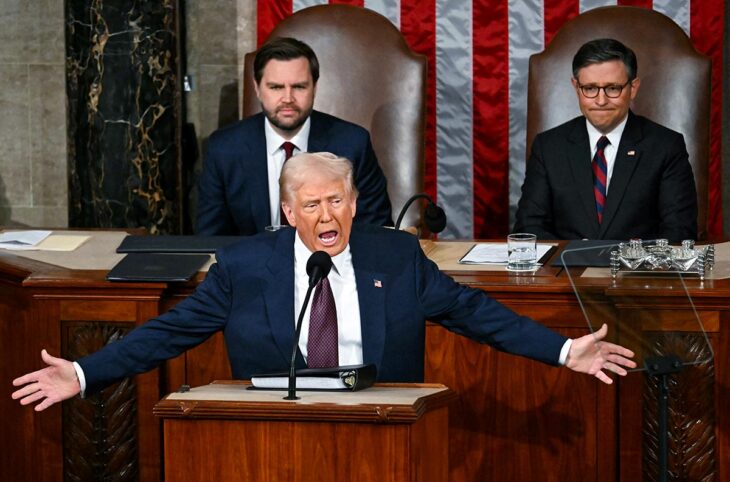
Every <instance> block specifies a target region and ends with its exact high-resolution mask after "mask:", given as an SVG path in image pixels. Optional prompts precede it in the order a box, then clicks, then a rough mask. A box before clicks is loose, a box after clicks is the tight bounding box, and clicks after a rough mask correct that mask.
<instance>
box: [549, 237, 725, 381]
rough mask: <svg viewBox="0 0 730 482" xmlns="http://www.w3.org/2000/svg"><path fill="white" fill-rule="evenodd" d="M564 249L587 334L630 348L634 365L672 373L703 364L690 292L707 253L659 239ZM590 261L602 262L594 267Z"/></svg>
mask: <svg viewBox="0 0 730 482" xmlns="http://www.w3.org/2000/svg"><path fill="white" fill-rule="evenodd" d="M576 244H577V243H571V245H570V246H569V248H572V249H565V250H564V251H563V252H562V253H561V263H562V265H563V268H564V269H565V273H566V274H567V276H568V278H569V280H570V283H571V285H572V287H573V289H574V291H575V294H576V297H577V298H578V302H579V303H580V307H581V309H582V310H583V314H584V316H585V318H586V321H587V322H588V326H589V328H590V329H591V331H592V332H595V331H596V330H598V329H600V328H601V325H602V324H603V323H607V324H608V327H609V335H608V340H609V341H613V342H615V343H619V344H621V345H623V346H625V347H627V348H629V349H631V350H633V351H634V352H635V353H636V358H635V360H636V362H637V364H638V366H637V368H636V370H647V369H650V371H653V372H655V373H656V372H661V371H666V370H673V371H678V370H679V369H681V367H682V366H683V365H694V364H703V363H708V362H709V361H710V360H712V357H713V354H712V347H711V345H710V342H709V339H708V337H707V334H706V333H705V329H704V326H703V324H702V321H701V320H700V317H699V316H698V313H697V310H696V309H695V306H694V304H693V302H692V298H691V296H690V292H691V290H692V289H693V288H698V287H701V285H702V283H703V279H704V273H705V271H704V269H705V266H704V265H703V266H700V267H698V265H697V263H698V262H702V263H705V262H706V258H707V256H708V253H707V252H706V250H705V249H704V248H698V249H696V250H695V249H694V247H693V246H690V245H688V244H687V245H685V246H684V247H674V248H673V247H671V246H669V245H668V244H667V243H666V241H664V240H658V241H645V242H641V241H634V242H633V244H629V243H611V242H610V241H606V244H601V245H597V244H596V242H595V241H594V242H591V243H590V244H591V245H590V246H587V247H575V248H573V246H575V245H576ZM591 266H603V267H601V268H596V267H591Z"/></svg>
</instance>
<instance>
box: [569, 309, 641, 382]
mask: <svg viewBox="0 0 730 482" xmlns="http://www.w3.org/2000/svg"><path fill="white" fill-rule="evenodd" d="M607 333H608V326H607V325H606V324H605V323H604V324H603V326H602V327H601V329H600V330H598V331H596V332H595V333H591V334H588V335H585V336H582V337H580V338H576V339H575V340H573V343H572V344H571V346H570V351H568V358H567V360H566V361H565V366H567V367H568V368H570V369H571V370H574V371H576V372H580V373H588V374H589V375H593V376H595V377H596V378H598V379H599V380H601V381H602V382H603V383H607V384H609V385H610V384H611V383H613V380H612V379H611V377H609V376H608V375H607V374H606V373H605V372H604V370H605V371H608V372H611V373H615V374H617V375H621V376H624V375H626V373H627V372H626V368H636V362H634V361H633V360H630V358H633V356H634V352H633V351H631V350H629V349H628V348H624V347H622V346H621V345H616V344H614V343H608V342H606V341H603V339H604V338H605V337H606V334H607Z"/></svg>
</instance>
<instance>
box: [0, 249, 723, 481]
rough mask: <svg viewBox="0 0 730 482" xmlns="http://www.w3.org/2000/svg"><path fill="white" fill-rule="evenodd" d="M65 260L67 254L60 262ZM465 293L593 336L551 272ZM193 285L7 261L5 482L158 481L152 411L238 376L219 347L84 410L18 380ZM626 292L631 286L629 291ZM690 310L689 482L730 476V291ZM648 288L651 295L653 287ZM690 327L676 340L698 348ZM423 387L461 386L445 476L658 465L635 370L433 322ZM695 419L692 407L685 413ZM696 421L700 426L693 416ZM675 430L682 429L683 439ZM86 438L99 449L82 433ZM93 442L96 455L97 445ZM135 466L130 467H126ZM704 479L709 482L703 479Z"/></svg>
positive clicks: (2, 297)
mask: <svg viewBox="0 0 730 482" xmlns="http://www.w3.org/2000/svg"><path fill="white" fill-rule="evenodd" d="M60 255H61V256H62V254H60ZM451 274H452V275H453V276H454V277H455V278H456V279H457V280H458V281H459V282H462V283H465V284H469V285H471V286H473V287H476V288H479V289H482V290H485V291H486V292H488V293H489V294H490V295H491V296H492V297H494V298H496V299H497V300H499V301H501V302H503V303H505V304H506V305H508V306H510V307H511V308H512V309H514V310H516V311H517V312H519V313H521V314H524V315H528V316H531V317H533V318H535V319H536V320H538V321H540V322H541V323H543V324H545V325H547V326H549V327H551V328H553V329H555V330H557V331H560V332H561V333H563V334H565V335H567V336H571V337H577V336H580V335H583V334H585V333H586V332H587V329H586V325H585V321H584V319H583V316H582V314H581V312H580V310H579V307H578V305H577V302H576V299H575V296H574V295H573V291H572V288H571V286H570V283H569V281H568V280H567V278H566V277H565V276H564V275H563V274H562V273H561V270H560V269H559V268H553V267H550V266H546V267H543V268H541V269H540V270H538V272H536V273H535V274H534V275H515V274H510V273H507V272H504V271H479V270H473V271H458V272H452V273H451ZM202 277H203V275H202V274H201V275H199V277H198V279H197V280H196V282H191V283H189V284H186V285H179V286H178V285H176V286H172V285H171V286H168V285H165V284H154V283H129V284H118V283H117V284H115V283H108V282H106V281H104V271H98V270H93V269H84V270H73V269H69V268H63V267H59V266H54V265H51V264H47V263H41V262H37V261H32V260H28V259H25V258H22V257H19V256H16V255H12V254H7V253H0V353H3V363H0V383H2V384H4V386H5V387H7V388H6V390H7V392H6V396H5V397H0V413H2V414H3V416H2V417H0V434H1V435H0V480H17V478H18V476H19V474H23V475H22V477H23V478H24V479H25V480H31V481H33V480H38V481H54V480H57V481H60V480H62V479H63V474H64V472H66V473H74V474H80V476H81V477H82V478H84V477H86V479H87V480H88V479H89V478H90V477H91V476H90V474H91V473H95V472H96V473H99V472H104V471H106V472H105V473H109V474H111V475H110V479H109V480H128V479H127V478H125V477H124V476H123V475H124V474H128V473H135V472H136V473H137V474H138V475H139V480H144V481H147V480H160V479H161V474H162V467H161V462H160V461H161V450H160V445H161V436H160V425H159V422H158V421H157V420H155V419H154V417H153V415H152V407H153V406H154V404H155V403H156V402H157V401H158V400H159V399H160V398H162V397H163V396H164V395H165V394H167V393H169V392H171V391H174V390H176V389H177V388H178V387H179V386H180V385H181V384H183V383H187V384H189V385H191V386H199V385H205V384H207V383H210V382H211V381H213V380H217V379H227V378H230V369H229V367H228V362H227V359H226V355H225V347H224V344H223V340H222V337H221V336H216V337H213V338H212V339H210V340H209V341H208V342H206V343H205V344H203V345H201V346H199V347H197V348H195V349H193V350H190V351H189V352H187V353H186V354H185V355H182V356H181V357H179V358H177V359H175V360H171V361H169V362H168V363H167V364H166V366H165V367H163V368H162V369H160V370H156V371H153V372H150V373H148V374H145V375H142V376H138V377H135V378H134V379H130V380H126V381H124V382H122V383H121V384H118V385H116V386H114V387H110V388H108V389H107V390H106V391H104V392H103V393H102V394H101V395H100V396H98V397H92V398H91V399H89V400H80V399H75V400H71V401H69V402H66V403H64V404H63V408H62V407H58V406H56V407H52V408H51V409H49V410H48V411H46V412H44V413H41V414H37V413H35V412H33V411H32V410H30V409H29V408H25V407H20V406H19V405H18V404H17V402H15V401H13V400H11V399H10V397H9V393H10V391H11V390H12V388H10V383H11V381H12V379H13V378H15V377H16V376H18V375H19V374H22V373H25V372H27V371H31V370H34V369H37V368H39V367H40V366H41V362H40V356H39V354H40V350H41V348H47V349H49V351H51V353H54V354H58V353H61V354H62V355H63V356H66V357H71V358H74V357H76V356H79V355H82V354H84V353H87V352H90V351H94V350H96V349H98V348H99V347H100V346H102V345H103V344H105V343H107V342H109V341H111V340H112V339H114V338H116V337H118V336H122V335H123V334H124V333H125V332H126V331H128V330H129V329H131V328H132V327H133V326H135V325H136V324H140V323H142V322H144V321H145V320H147V319H148V318H150V317H153V316H155V315H157V314H159V313H161V312H164V311H165V310H167V309H168V308H169V307H170V306H172V305H174V304H175V303H177V302H178V301H179V300H181V299H183V298H184V297H185V296H187V295H188V294H189V293H190V292H191V291H192V290H193V289H194V287H195V285H196V283H197V282H198V281H200V279H202ZM601 283H603V284H605V293H604V295H605V298H606V303H608V304H611V305H612V306H613V304H614V303H617V304H616V305H615V310H616V311H617V313H618V314H620V313H621V310H623V309H624V307H622V306H621V305H620V302H617V300H618V301H620V295H621V288H622V285H619V286H617V287H612V286H611V283H610V280H608V279H604V280H598V281H597V284H599V285H600V284H601ZM627 286H628V285H627ZM689 289H690V291H691V294H692V296H693V298H694V300H695V306H696V308H697V310H698V312H699V313H700V314H701V316H702V318H703V320H705V321H706V329H707V330H708V332H709V337H710V340H711V342H712V347H713V349H714V352H715V363H714V364H713V365H711V366H709V367H705V368H704V369H702V370H699V371H685V372H683V374H682V375H681V377H678V379H677V380H675V383H676V387H677V391H678V392H679V393H682V394H683V397H682V398H681V399H680V402H681V403H684V404H685V405H684V406H681V405H677V406H676V408H677V411H676V413H677V414H680V415H681V414H686V415H687V416H685V417H684V418H681V417H676V418H675V419H673V420H674V421H675V423H676V424H679V423H684V424H687V425H686V426H687V428H686V429H685V430H684V431H683V432H682V434H684V435H686V436H687V439H686V440H684V441H682V440H676V441H675V442H677V447H678V448H679V449H680V450H679V453H680V458H679V459H675V460H679V462H680V463H684V464H685V465H684V466H685V467H687V468H686V469H685V470H686V471H688V472H689V471H691V472H692V473H691V474H689V473H688V472H687V475H686V478H685V479H684V480H716V481H721V480H727V479H728V478H730V455H729V454H730V448H729V446H730V439H729V438H728V437H729V435H728V434H730V425H729V424H730V417H728V415H727V414H726V411H725V410H724V403H725V401H726V400H728V396H727V394H728V387H729V386H730V373H729V372H728V367H729V366H730V363H729V362H730V360H729V359H728V354H729V353H730V333H729V331H730V320H728V313H729V308H730V304H729V303H728V299H730V281H728V280H706V281H705V282H704V283H699V282H692V283H690V284H689ZM647 293H649V291H647ZM670 295H671V292H670V290H661V289H658V290H654V291H652V292H651V294H650V296H647V297H646V300H645V301H646V303H647V305H648V306H650V307H653V309H655V310H656V311H657V313H659V314H660V315H663V314H671V312H672V310H673V309H674V306H673V301H672V300H673V298H672V296H670ZM692 336H693V333H691V332H679V333H675V334H674V335H672V337H673V339H678V340H680V341H681V342H682V343H684V344H685V345H684V346H687V347H691V346H692V339H693V338H692ZM426 343H427V349H426V353H427V355H426V381H427V382H434V383H436V382H437V383H443V384H444V385H446V386H449V387H450V388H452V389H453V390H454V391H455V392H456V393H457V395H458V396H459V400H458V401H457V402H455V404H454V405H452V407H451V411H450V480H452V481H484V480H499V481H527V480H530V481H532V480H540V481H553V480H555V481H558V480H560V481H573V480H575V481H581V482H582V481H615V480H622V481H635V480H641V479H642V478H643V477H644V476H643V475H642V474H644V473H645V474H647V475H648V474H651V473H652V470H654V468H655V464H654V462H653V460H654V454H653V450H652V448H651V444H650V439H649V438H648V437H645V436H644V435H643V432H642V430H643V429H644V426H645V425H644V423H651V412H650V410H649V408H650V407H653V405H652V404H651V391H650V390H648V389H647V387H646V385H645V378H644V377H643V375H640V374H632V375H629V377H627V378H626V379H623V380H621V381H620V383H618V384H616V385H614V386H605V385H603V384H601V383H600V382H598V381H596V380H594V379H592V378H590V377H588V376H584V375H578V374H574V373H572V372H570V371H568V370H565V369H560V368H552V367H548V366H545V365H542V364H539V363H535V362H532V361H529V360H524V359H521V358H517V357H514V356H511V355H506V354H503V353H499V352H497V351H495V350H492V349H491V348H489V347H487V346H485V345H480V344H477V343H474V342H472V341H470V340H467V339H465V338H463V337H460V336H457V335H454V334H452V333H450V332H448V331H446V330H444V329H443V328H441V327H440V326H439V325H435V324H429V325H428V327H427V339H426ZM690 408H691V409H694V410H695V411H691V410H689V409H690ZM698 410H699V412H700V415H703V417H697V418H696V419H692V418H691V417H693V416H695V415H694V414H696V413H697V411H698ZM675 433H679V432H676V431H675ZM90 435H93V437H92V439H91V440H88V439H87V437H88V436H90ZM95 444H96V445H95ZM125 471H126V472H125ZM701 474H702V476H703V477H704V476H706V477H707V478H705V479H701V477H700V475H701Z"/></svg>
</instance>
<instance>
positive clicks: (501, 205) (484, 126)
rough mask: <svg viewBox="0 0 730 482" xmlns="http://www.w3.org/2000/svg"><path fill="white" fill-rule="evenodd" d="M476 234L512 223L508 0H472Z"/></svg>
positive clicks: (490, 234) (499, 231)
mask: <svg viewBox="0 0 730 482" xmlns="http://www.w3.org/2000/svg"><path fill="white" fill-rule="evenodd" d="M472 8H473V17H472V28H473V40H472V48H473V55H472V57H473V79H474V80H473V97H474V98H473V107H472V110H473V112H474V120H473V152H474V165H473V173H474V236H475V237H477V238H494V237H502V236H504V235H505V234H506V233H507V232H508V231H509V229H510V227H509V201H508V200H509V58H508V52H509V31H508V26H509V22H508V10H507V2H504V1H502V0H485V1H481V2H473V4H472Z"/></svg>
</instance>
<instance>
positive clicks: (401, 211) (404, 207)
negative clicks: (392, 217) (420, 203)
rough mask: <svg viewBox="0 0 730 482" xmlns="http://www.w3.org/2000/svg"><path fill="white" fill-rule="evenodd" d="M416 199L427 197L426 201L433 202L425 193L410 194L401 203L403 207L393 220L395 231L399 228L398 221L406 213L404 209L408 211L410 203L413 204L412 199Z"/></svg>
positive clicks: (400, 220)
mask: <svg viewBox="0 0 730 482" xmlns="http://www.w3.org/2000/svg"><path fill="white" fill-rule="evenodd" d="M416 199H428V202H430V203H433V201H432V200H431V198H430V197H429V196H428V195H427V194H415V195H413V196H411V197H410V198H409V199H408V201H406V203H405V204H404V205H403V208H402V209H401V210H400V213H399V214H398V219H397V220H396V221H395V230H396V231H398V230H399V229H400V223H401V222H402V221H403V217H404V216H405V215H406V211H408V208H409V207H410V206H411V204H413V201H415V200H416Z"/></svg>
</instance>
